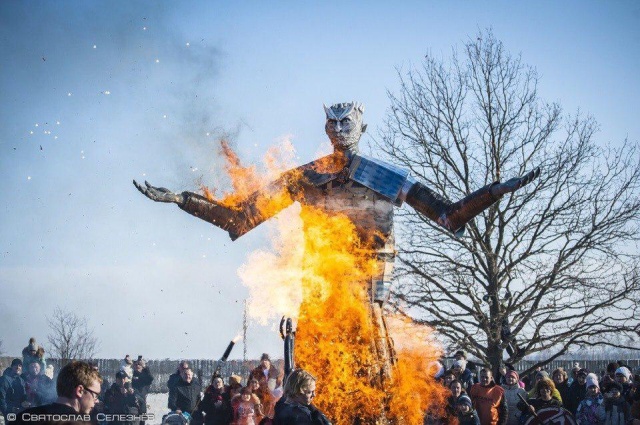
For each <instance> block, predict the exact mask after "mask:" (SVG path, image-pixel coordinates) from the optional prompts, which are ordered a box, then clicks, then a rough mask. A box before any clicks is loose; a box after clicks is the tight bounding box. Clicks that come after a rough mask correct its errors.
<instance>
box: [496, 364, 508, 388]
mask: <svg viewBox="0 0 640 425" xmlns="http://www.w3.org/2000/svg"><path fill="white" fill-rule="evenodd" d="M506 382H507V365H505V364H504V363H500V366H498V376H497V379H496V384H498V385H500V386H502V384H505V383H506Z"/></svg>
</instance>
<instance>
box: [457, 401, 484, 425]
mask: <svg viewBox="0 0 640 425" xmlns="http://www.w3.org/2000/svg"><path fill="white" fill-rule="evenodd" d="M456 410H457V416H458V423H459V424H460V425H480V418H479V417H478V413H477V412H476V411H475V410H473V403H472V402H471V399H470V398H469V396H467V395H465V394H462V395H461V396H460V397H458V400H456Z"/></svg>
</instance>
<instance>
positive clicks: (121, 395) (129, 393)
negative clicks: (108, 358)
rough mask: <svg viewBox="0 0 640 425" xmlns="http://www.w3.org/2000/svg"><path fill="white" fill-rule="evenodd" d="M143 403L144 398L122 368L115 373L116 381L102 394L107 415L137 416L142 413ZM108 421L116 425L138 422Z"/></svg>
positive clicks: (132, 424)
mask: <svg viewBox="0 0 640 425" xmlns="http://www.w3.org/2000/svg"><path fill="white" fill-rule="evenodd" d="M143 405H144V400H143V398H142V396H141V395H140V393H138V392H137V391H136V390H135V389H134V388H133V387H132V386H131V382H130V381H129V376H128V375H127V373H126V372H125V371H122V370H121V371H119V372H118V373H116V382H114V383H113V385H111V387H110V388H109V389H108V390H107V392H106V393H105V396H104V412H105V413H106V414H107V415H134V416H138V415H140V414H142V413H143V411H142V410H143V408H142V406H143ZM145 407H146V406H145ZM109 422H110V423H112V424H118V425H137V424H139V423H140V421H139V420H136V421H134V420H130V421H118V420H114V421H109Z"/></svg>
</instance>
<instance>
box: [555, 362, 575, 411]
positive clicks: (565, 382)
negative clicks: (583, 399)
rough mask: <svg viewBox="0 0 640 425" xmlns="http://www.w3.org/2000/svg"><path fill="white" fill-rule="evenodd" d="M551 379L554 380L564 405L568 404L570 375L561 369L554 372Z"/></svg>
mask: <svg viewBox="0 0 640 425" xmlns="http://www.w3.org/2000/svg"><path fill="white" fill-rule="evenodd" d="M551 378H552V379H553V383H554V384H555V386H556V389H557V390H558V392H559V393H560V398H561V399H562V403H563V404H566V403H567V401H568V400H569V374H568V373H567V371H566V370H564V369H563V368H561V367H559V368H557V369H556V370H554V371H553V373H552V374H551ZM578 404H580V403H578ZM576 408H577V407H576Z"/></svg>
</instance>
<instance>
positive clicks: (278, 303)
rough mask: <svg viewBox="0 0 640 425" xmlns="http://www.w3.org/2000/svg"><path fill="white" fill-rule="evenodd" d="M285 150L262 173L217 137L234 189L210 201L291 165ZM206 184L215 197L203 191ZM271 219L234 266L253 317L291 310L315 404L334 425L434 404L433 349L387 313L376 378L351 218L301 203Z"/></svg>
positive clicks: (399, 418) (387, 418) (230, 200)
mask: <svg viewBox="0 0 640 425" xmlns="http://www.w3.org/2000/svg"><path fill="white" fill-rule="evenodd" d="M291 152H292V150H291V147H290V145H288V144H287V145H285V147H284V148H283V149H275V150H271V151H270V153H269V155H268V159H267V166H268V167H267V168H269V170H268V175H267V176H260V175H259V173H258V171H257V169H256V168H255V167H250V168H244V167H242V166H241V165H240V161H239V160H238V157H237V156H236V155H235V154H234V153H233V151H232V150H231V149H230V148H229V146H228V145H227V144H226V143H223V149H222V153H223V154H224V155H225V157H226V158H227V171H228V172H229V175H230V177H231V180H232V182H233V183H232V184H233V188H234V192H233V193H232V194H227V195H225V196H224V197H223V198H222V199H221V200H217V201H218V202H223V203H225V204H226V205H229V206H232V205H234V204H235V205H237V203H238V202H241V201H242V200H243V199H245V198H247V197H248V196H250V194H251V193H253V192H255V191H257V190H259V191H264V190H265V186H264V185H265V182H268V181H270V180H272V179H273V178H274V176H277V175H278V174H279V173H281V172H283V171H285V170H288V169H291V168H292V166H291V164H290V163H288V161H287V158H292V155H291ZM327 166H331V165H330V164H329V165H327ZM278 168H280V169H279V170H278ZM238 180H243V181H238ZM205 193H206V194H207V196H209V197H212V198H213V194H212V192H211V191H208V190H207V191H205ZM292 202H293V200H292V199H290V198H289V199H288V195H287V194H286V193H276V194H274V195H273V196H271V197H269V199H268V200H267V201H265V202H263V204H264V205H260V207H261V208H265V209H269V208H274V210H273V211H279V210H280V209H281V208H282V207H283V206H286V205H290V204H291V203H292ZM269 215H270V214H269ZM272 222H275V224H276V226H275V229H276V231H275V232H274V233H273V241H272V246H271V248H270V250H268V251H258V252H254V253H251V254H250V255H249V257H248V259H247V262H246V263H245V264H244V265H243V267H242V268H241V270H240V271H239V274H240V276H241V278H242V280H243V282H244V284H245V285H247V286H248V287H249V289H250V300H249V306H248V309H249V313H250V314H251V316H252V317H254V318H255V319H257V320H259V321H261V322H262V323H269V322H273V321H276V320H279V318H280V317H281V316H282V315H287V316H291V317H294V318H295V319H297V335H296V345H295V361H296V366H299V367H302V368H304V369H305V370H307V371H309V372H310V373H312V374H313V375H314V376H316V377H317V378H318V390H317V396H316V398H315V400H314V404H316V405H317V406H318V407H319V408H320V409H321V410H322V411H324V412H325V414H326V415H327V416H328V417H329V418H330V419H331V421H332V422H333V423H334V424H338V425H341V424H346V425H351V424H354V423H369V424H374V423H384V422H387V423H402V424H416V425H418V424H422V423H423V418H424V414H425V411H427V410H432V411H434V412H436V413H437V412H438V410H439V409H440V406H443V405H444V399H445V397H446V395H445V392H444V390H443V389H442V387H441V385H439V384H438V383H436V382H435V381H434V379H433V376H434V375H435V373H436V371H437V370H436V367H435V366H434V364H435V360H437V359H438V358H439V357H440V349H439V347H438V345H437V344H435V343H434V341H433V340H432V338H431V334H430V332H429V330H427V329H416V327H415V325H411V324H410V323H408V322H406V321H403V320H400V319H394V318H388V319H387V320H388V321H389V326H390V329H391V332H392V335H391V336H392V337H394V338H396V339H397V340H398V345H397V347H396V351H397V361H396V363H395V365H394V370H393V371H392V376H393V379H392V380H391V382H384V383H381V380H380V373H379V372H380V367H381V362H380V359H378V358H376V348H375V347H376V337H377V335H378V332H379V330H378V329H376V326H375V324H374V321H373V319H372V307H371V302H370V301H369V295H368V285H369V284H368V282H370V281H371V277H372V276H373V275H375V273H376V268H377V267H378V263H377V262H376V261H375V259H374V256H373V254H374V251H373V250H372V249H371V248H370V247H369V246H368V245H367V242H366V241H363V240H362V239H361V238H360V237H359V236H358V234H357V232H356V226H355V225H354V223H352V222H351V221H350V220H349V219H348V218H347V217H346V216H344V215H341V214H333V215H328V214H327V213H325V212H324V211H323V210H321V209H318V208H315V207H313V206H309V205H300V206H297V207H294V208H289V209H287V210H285V211H283V212H282V213H280V214H279V215H278V216H277V219H276V220H272Z"/></svg>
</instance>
